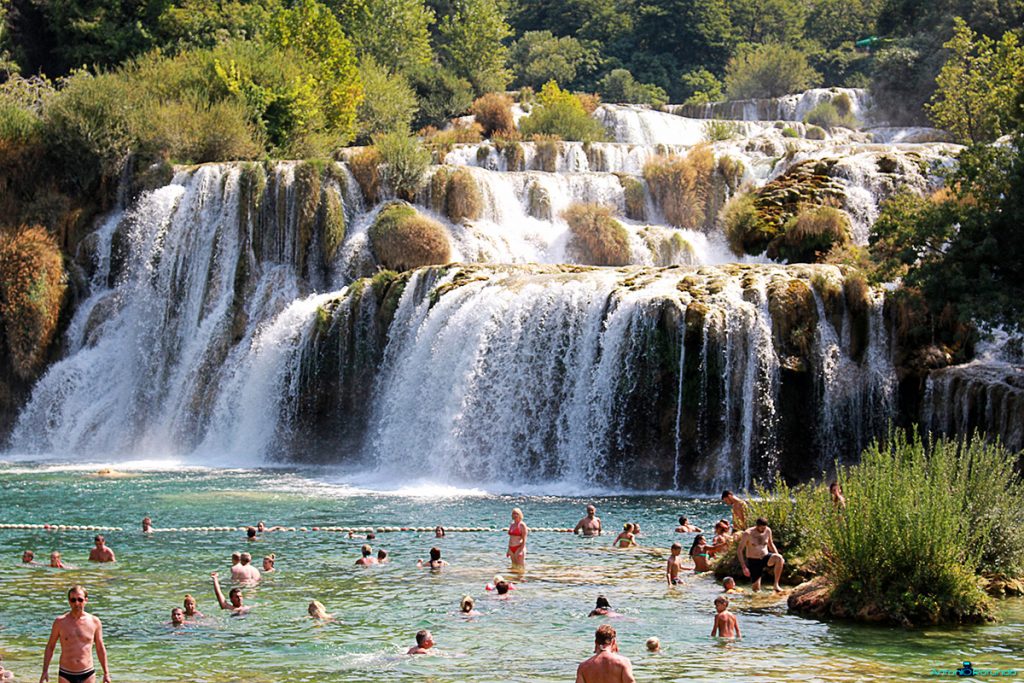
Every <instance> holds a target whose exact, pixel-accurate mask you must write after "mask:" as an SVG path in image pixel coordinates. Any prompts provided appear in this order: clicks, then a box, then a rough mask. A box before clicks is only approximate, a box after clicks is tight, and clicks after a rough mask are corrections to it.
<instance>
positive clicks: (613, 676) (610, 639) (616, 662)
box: [576, 624, 636, 683]
mask: <svg viewBox="0 0 1024 683" xmlns="http://www.w3.org/2000/svg"><path fill="white" fill-rule="evenodd" d="M594 652H595V654H594V656H593V657H591V658H590V659H587V660H585V661H584V662H583V663H582V664H580V665H579V667H578V668H577V669H576V683H636V679H635V678H633V665H632V664H631V663H630V661H629V660H628V659H626V658H625V657H623V656H622V655H620V654H619V645H618V643H616V642H615V629H614V628H612V627H611V626H609V625H608V624H604V625H602V626H599V627H598V629H597V633H595V634H594Z"/></svg>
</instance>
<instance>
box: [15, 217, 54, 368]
mask: <svg viewBox="0 0 1024 683" xmlns="http://www.w3.org/2000/svg"><path fill="white" fill-rule="evenodd" d="M66 289H67V276H66V273H65V271H64V259H63V257H62V256H61V252H60V247H58V246H57V242H56V240H54V239H53V237H52V236H51V235H50V234H49V233H48V232H47V231H46V230H45V229H43V228H41V227H38V226H35V227H25V228H21V229H19V230H16V231H12V232H4V233H0V325H2V332H3V334H2V337H3V338H4V339H5V340H6V342H7V343H6V346H7V349H6V352H7V354H9V359H10V367H11V368H12V369H13V371H14V373H15V374H16V375H18V377H20V378H21V379H30V378H31V377H33V376H34V375H35V373H36V372H37V371H38V370H39V368H40V367H41V365H42V363H43V360H44V359H45V356H46V352H47V349H49V347H50V343H51V342H52V341H53V337H54V334H55V333H56V331H57V321H58V318H59V317H60V309H61V305H62V303H63V301H64V292H65V290H66Z"/></svg>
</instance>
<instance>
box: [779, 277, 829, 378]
mask: <svg viewBox="0 0 1024 683" xmlns="http://www.w3.org/2000/svg"><path fill="white" fill-rule="evenodd" d="M768 312H769V313H770V314H771V317H772V340H773V342H774V343H775V350H776V352H777V353H778V354H779V362H780V364H781V365H782V366H783V367H784V368H786V369H787V370H793V371H798V372H803V371H806V370H808V369H810V358H811V351H812V349H813V345H814V334H815V331H816V329H817V326H818V309H817V305H816V304H815V301H814V292H813V290H812V289H811V287H810V285H809V284H808V283H807V282H805V281H803V280H800V279H796V278H792V279H791V278H783V277H778V278H775V279H773V280H772V281H771V282H770V283H769V284H768Z"/></svg>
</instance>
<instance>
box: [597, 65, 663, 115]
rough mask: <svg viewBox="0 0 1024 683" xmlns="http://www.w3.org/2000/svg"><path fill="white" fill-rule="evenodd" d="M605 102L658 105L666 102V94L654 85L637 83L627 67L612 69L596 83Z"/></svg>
mask: <svg viewBox="0 0 1024 683" xmlns="http://www.w3.org/2000/svg"><path fill="white" fill-rule="evenodd" d="M597 90H598V92H599V93H601V97H602V98H603V99H604V100H605V101H606V102H627V103H631V104H649V105H651V106H652V107H660V106H663V105H665V104H667V103H668V94H667V93H666V92H665V91H664V90H662V89H661V88H659V87H658V86H656V85H653V84H649V83H639V82H637V80H636V79H635V78H633V74H631V73H630V72H629V71H628V70H627V69H613V70H612V71H610V72H609V73H607V74H606V75H605V77H604V78H602V79H601V80H600V81H599V82H598V84H597Z"/></svg>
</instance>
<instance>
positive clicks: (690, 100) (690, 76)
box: [679, 68, 725, 104]
mask: <svg viewBox="0 0 1024 683" xmlns="http://www.w3.org/2000/svg"><path fill="white" fill-rule="evenodd" d="M679 82H680V84H681V85H682V91H681V97H682V99H683V101H684V102H685V103H686V104H707V103H708V102H718V101H720V100H723V99H725V97H724V96H723V95H722V82H721V81H720V80H718V79H717V78H716V77H715V75H714V74H713V73H711V72H710V71H708V70H707V69H703V68H701V69H697V70H695V71H691V72H689V73H685V74H683V75H682V76H680V78H679Z"/></svg>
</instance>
